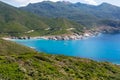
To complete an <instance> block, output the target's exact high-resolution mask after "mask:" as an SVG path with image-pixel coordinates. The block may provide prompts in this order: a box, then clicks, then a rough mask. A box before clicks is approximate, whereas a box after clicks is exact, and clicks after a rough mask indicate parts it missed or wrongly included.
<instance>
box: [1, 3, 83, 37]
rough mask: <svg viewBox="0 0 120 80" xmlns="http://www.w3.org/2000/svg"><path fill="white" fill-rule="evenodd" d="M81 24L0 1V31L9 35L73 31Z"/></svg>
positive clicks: (36, 34) (53, 33) (37, 34)
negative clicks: (71, 29)
mask: <svg viewBox="0 0 120 80" xmlns="http://www.w3.org/2000/svg"><path fill="white" fill-rule="evenodd" d="M69 28H75V30H74V31H75V32H80V31H82V28H83V26H82V25H80V24H78V23H75V22H72V21H70V20H68V19H64V18H46V17H40V16H36V15H34V14H32V13H28V12H26V11H22V10H20V9H18V8H15V7H13V6H10V5H8V4H5V3H3V2H0V33H1V35H10V36H24V35H28V36H40V35H56V34H67V33H74V31H68V30H67V29H69Z"/></svg>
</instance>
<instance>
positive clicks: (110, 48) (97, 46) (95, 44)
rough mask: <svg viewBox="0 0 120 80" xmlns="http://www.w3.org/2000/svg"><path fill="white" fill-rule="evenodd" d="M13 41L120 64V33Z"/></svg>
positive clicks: (46, 50)
mask: <svg viewBox="0 0 120 80" xmlns="http://www.w3.org/2000/svg"><path fill="white" fill-rule="evenodd" d="M12 41H15V42H17V43H19V44H22V45H25V46H28V47H31V48H34V49H35V50H37V51H39V52H46V53H48V54H55V55H56V54H57V55H66V56H75V57H82V58H89V59H92V60H96V61H107V62H112V63H114V64H120V57H119V56H120V34H102V35H99V36H96V37H90V38H88V39H82V40H45V39H27V40H20V39H12Z"/></svg>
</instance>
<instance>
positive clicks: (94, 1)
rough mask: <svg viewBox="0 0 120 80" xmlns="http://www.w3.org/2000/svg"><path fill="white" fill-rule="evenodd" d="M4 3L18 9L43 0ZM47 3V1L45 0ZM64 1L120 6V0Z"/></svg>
mask: <svg viewBox="0 0 120 80" xmlns="http://www.w3.org/2000/svg"><path fill="white" fill-rule="evenodd" d="M0 1H3V2H5V3H8V4H10V5H13V6H16V7H20V6H25V5H27V4H29V3H37V2H41V1H43V0H0ZM44 1H45V0H44ZM50 1H54V2H56V1H63V0H50ZM64 1H70V2H73V3H75V2H81V3H86V4H92V5H99V4H101V3H103V2H107V3H110V4H113V5H116V6H120V0H64Z"/></svg>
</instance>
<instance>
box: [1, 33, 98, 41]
mask: <svg viewBox="0 0 120 80" xmlns="http://www.w3.org/2000/svg"><path fill="white" fill-rule="evenodd" d="M99 34H100V32H85V33H83V34H75V33H74V34H67V35H51V36H36V37H28V36H25V37H14V36H13V37H3V38H2V39H4V40H12V39H19V40H30V39H45V40H82V39H87V38H90V37H95V36H97V35H99Z"/></svg>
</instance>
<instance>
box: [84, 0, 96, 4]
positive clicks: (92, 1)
mask: <svg viewBox="0 0 120 80" xmlns="http://www.w3.org/2000/svg"><path fill="white" fill-rule="evenodd" d="M84 1H85V2H87V3H88V4H92V5H97V2H95V1H94V0H84Z"/></svg>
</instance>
